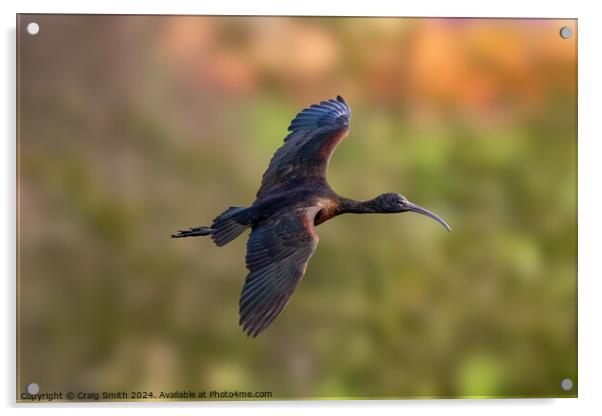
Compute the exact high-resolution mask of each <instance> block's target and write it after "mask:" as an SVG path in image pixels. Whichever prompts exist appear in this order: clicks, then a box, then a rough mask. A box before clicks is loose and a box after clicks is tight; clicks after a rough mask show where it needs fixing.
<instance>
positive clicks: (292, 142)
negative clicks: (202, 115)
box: [172, 96, 450, 337]
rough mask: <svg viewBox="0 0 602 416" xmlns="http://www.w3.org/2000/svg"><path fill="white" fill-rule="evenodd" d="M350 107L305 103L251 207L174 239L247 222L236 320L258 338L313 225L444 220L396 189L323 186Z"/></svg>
mask: <svg viewBox="0 0 602 416" xmlns="http://www.w3.org/2000/svg"><path fill="white" fill-rule="evenodd" d="M350 118H351V110H350V109H349V106H348V105H347V103H346V102H345V100H344V99H343V97H341V96H337V98H336V99H331V100H327V101H322V102H321V103H320V104H314V105H312V106H310V107H308V108H305V109H304V110H302V111H301V112H300V113H299V114H297V116H296V117H295V118H294V119H293V121H292V122H291V124H290V126H289V127H288V131H289V133H288V135H287V136H286V137H285V138H284V144H283V145H282V146H281V147H280V148H279V149H278V150H277V151H276V153H275V154H274V156H273V157H272V160H271V161H270V165H269V166H268V169H267V170H266V171H265V173H264V174H263V178H262V180H261V186H260V188H259V191H258V192H257V198H256V199H255V202H253V204H252V205H251V206H250V207H230V208H228V209H226V210H225V211H224V212H223V213H221V214H220V215H218V216H217V217H216V218H215V219H214V220H213V223H212V224H211V226H210V227H193V228H190V229H188V230H184V231H178V232H177V233H176V234H173V235H172V237H173V238H181V237H196V236H207V235H209V236H211V238H212V239H213V242H214V243H215V244H216V245H218V246H223V245H225V244H228V243H229V242H230V241H232V240H234V239H235V238H236V237H238V236H239V235H240V234H241V233H242V232H243V231H245V230H246V229H247V228H251V235H250V236H249V240H248V241H247V255H246V259H245V260H246V265H247V269H248V270H249V274H248V275H247V278H246V280H245V284H244V287H243V289H242V293H241V296H240V303H239V313H240V322H239V324H240V326H241V327H242V329H243V331H244V332H245V333H246V334H247V336H253V337H256V336H257V335H258V334H259V333H260V332H262V331H263V330H264V329H265V328H267V327H268V325H270V324H271V323H272V322H273V321H274V319H276V317H277V316H278V314H280V312H282V309H284V307H285V306H286V304H287V303H288V301H289V300H290V297H291V295H292V294H293V292H294V291H295V289H296V287H297V285H298V284H299V281H300V280H301V278H302V277H303V275H304V274H305V270H306V269H307V263H308V262H309V259H310V258H311V256H312V255H313V253H314V251H315V250H316V247H317V246H318V240H319V238H318V234H316V230H315V227H316V226H318V225H320V224H322V223H323V222H325V221H328V220H330V219H332V218H334V217H336V216H338V215H341V214H393V213H401V212H416V213H418V214H422V215H426V216H428V217H431V218H432V219H434V220H435V221H437V222H439V223H440V224H441V225H443V226H444V227H445V228H446V229H447V230H448V231H450V227H449V225H447V223H446V222H445V221H443V220H442V219H441V218H440V217H438V216H437V215H435V214H433V213H432V212H430V211H429V210H427V209H425V208H422V207H420V206H418V205H416V204H413V203H411V202H410V201H408V200H407V199H406V198H405V197H404V196H402V195H400V194H398V193H385V194H382V195H379V196H377V197H376V198H373V199H370V200H367V201H355V200H353V199H349V198H345V197H342V196H340V195H338V194H337V193H336V192H334V191H333V190H332V188H331V187H330V186H329V185H328V182H327V180H326V173H327V170H328V163H329V161H330V158H331V156H332V154H333V153H334V151H335V149H336V147H337V145H338V144H339V143H340V142H341V141H342V140H343V139H344V138H345V137H346V136H347V134H348V132H349V120H350Z"/></svg>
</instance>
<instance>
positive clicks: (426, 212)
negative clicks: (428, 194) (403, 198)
mask: <svg viewBox="0 0 602 416" xmlns="http://www.w3.org/2000/svg"><path fill="white" fill-rule="evenodd" d="M406 207H407V209H408V211H410V212H416V213H418V214H422V215H426V216H427V217H430V218H432V219H434V220H435V221H437V222H438V223H439V224H441V225H442V226H444V227H445V229H446V230H447V231H450V232H451V228H450V226H449V225H447V223H446V222H445V221H443V219H442V218H441V217H439V216H438V215H435V214H433V213H432V212H431V211H429V210H428V209H426V208H422V207H421V206H419V205H416V204H413V203H411V202H408V203H407V204H406Z"/></svg>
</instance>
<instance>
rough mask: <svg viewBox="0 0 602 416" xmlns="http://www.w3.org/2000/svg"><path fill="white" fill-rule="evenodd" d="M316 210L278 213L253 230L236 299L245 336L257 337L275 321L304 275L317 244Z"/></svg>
mask: <svg viewBox="0 0 602 416" xmlns="http://www.w3.org/2000/svg"><path fill="white" fill-rule="evenodd" d="M319 210H320V208H319V207H307V208H296V209H294V210H291V211H282V212H280V213H277V214H275V215H274V216H272V217H271V218H270V219H269V220H267V221H266V222H265V223H262V224H261V225H259V226H258V227H256V228H255V229H253V232H252V233H251V236H250V237H249V241H248V242H247V256H246V263H247V268H248V269H249V274H248V276H247V278H246V280H245V285H244V287H243V289H242V293H241V297H240V325H241V326H242V328H243V330H244V331H245V332H246V333H247V335H251V336H253V337H255V336H257V334H259V333H260V332H261V331H263V330H264V329H265V328H266V327H267V326H268V325H269V324H270V323H272V321H273V320H274V319H276V317H277V316H278V314H279V313H280V312H281V311H282V309H283V308H284V307H285V306H286V304H287V303H288V301H289V299H290V297H291V295H292V294H293V292H294V290H295V288H296V287H297V284H298V283H299V281H300V280H301V278H302V277H303V275H304V274H305V270H306V268H307V263H308V261H309V259H310V257H311V256H312V254H313V253H314V251H315V249H316V246H317V245H318V235H317V234H316V233H315V231H314V227H313V224H314V217H315V216H316V213H317V212H318V211H319Z"/></svg>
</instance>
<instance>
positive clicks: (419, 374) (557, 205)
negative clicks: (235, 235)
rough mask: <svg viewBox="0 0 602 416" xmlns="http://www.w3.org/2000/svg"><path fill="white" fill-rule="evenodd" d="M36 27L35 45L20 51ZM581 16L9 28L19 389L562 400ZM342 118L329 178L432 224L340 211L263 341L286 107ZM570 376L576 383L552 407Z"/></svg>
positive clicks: (48, 22) (571, 373) (571, 294)
mask: <svg viewBox="0 0 602 416" xmlns="http://www.w3.org/2000/svg"><path fill="white" fill-rule="evenodd" d="M30 21H36V22H38V23H39V25H40V33H39V34H38V35H36V36H31V35H28V34H27V33H26V32H25V25H26V24H27V23H28V22H30ZM564 25H568V26H570V27H572V28H573V30H574V32H575V35H576V29H577V28H576V21H573V20H566V21H561V20H501V19H467V20H463V19H392V18H286V17H277V18H276V17H270V18H267V17H253V18H251V17H185V16H181V17H161V16H145V17H140V16H137V17H136V16H121V17H117V16H77V15H72V16H61V15H21V16H20V22H19V27H18V66H19V68H18V131H19V138H18V215H19V222H18V230H19V233H18V234H19V235H18V257H19V258H18V267H19V276H18V278H19V281H18V291H19V293H18V295H19V299H18V343H19V344H18V363H17V368H18V376H17V377H18V380H17V381H18V388H17V392H18V393H19V392H21V391H24V388H25V386H26V385H27V383H29V382H36V383H38V384H39V385H40V387H41V392H50V391H61V390H62V391H68V390H72V391H111V390H122V389H124V390H126V391H132V390H153V389H154V390H155V391H157V390H165V391H169V390H174V389H192V390H230V391H234V390H240V391H272V392H273V397H274V398H326V397H340V398H358V397H375V398H376V397H378V398H383V397H456V396H460V397H467V396H471V397H474V396H503V397H507V396H525V397H535V396H575V395H576V377H577V366H576V363H577V339H576V332H577V319H576V318H577V316H576V315H577V308H576V306H577V270H576V259H577V229H576V222H577V211H576V193H577V189H576V163H577V160H576V157H577V156H576V148H577V131H576V130H577V124H576V121H577V120H576V114H577V111H576V110H577V101H576V99H577V92H576V82H577V73H576V67H577V56H576V54H577V51H576V39H575V37H576V36H574V37H573V38H572V39H569V40H563V39H561V38H560V36H559V29H560V27H562V26H564ZM337 94H341V95H342V96H344V97H345V99H346V100H347V101H348V102H349V104H350V106H351V108H352V111H353V117H352V122H351V133H350V135H349V137H348V138H347V139H346V140H345V141H344V142H343V143H342V145H341V146H340V147H339V149H338V151H337V152H336V154H335V155H334V157H333V159H332V161H331V165H330V171H329V181H330V183H331V185H332V187H333V188H334V189H335V190H336V191H337V192H338V193H340V194H342V195H345V196H347V197H351V198H356V199H368V198H371V197H373V196H375V195H377V194H379V193H382V192H400V193H402V194H404V195H405V196H407V197H408V198H409V199H410V200H411V201H414V202H416V203H418V204H420V205H422V206H425V207H427V208H429V209H431V210H433V211H434V212H436V213H437V214H439V215H441V216H442V217H443V218H445V219H446V220H447V221H448V222H449V224H450V225H451V226H452V228H453V232H452V233H451V234H448V233H446V232H445V231H444V230H443V229H442V228H441V227H440V226H439V225H438V224H436V223H435V222H433V221H431V220H429V219H427V218H425V217H420V216H416V215H410V214H406V215H398V216H388V215H386V216H385V215H383V216H352V215H348V216H343V217H339V218H336V219H335V220H334V221H331V222H328V223H326V224H324V225H323V226H320V227H319V228H318V233H319V234H320V244H319V247H318V250H317V252H316V254H315V255H314V257H313V258H312V260H311V262H310V264H309V267H308V271H307V274H306V276H305V278H304V280H303V281H302V283H301V284H300V285H299V287H298V289H297V291H296V293H295V294H294V296H293V298H292V301H291V302H290V304H289V305H288V306H287V308H286V309H285V310H284V312H283V313H282V314H281V315H280V317H279V318H278V319H277V320H276V321H275V322H274V324H273V325H272V326H271V327H270V328H269V329H268V330H266V331H265V332H264V333H263V334H261V335H260V336H259V337H258V338H257V339H248V338H246V337H245V336H244V334H243V333H242V331H241V330H240V328H239V327H238V325H237V323H238V300H239V294H240V290H241V288H242V284H243V280H244V277H245V275H246V269H245V266H244V253H245V243H246V234H245V236H244V237H243V238H240V239H238V240H236V241H234V242H233V243H231V244H229V245H228V246H225V247H223V248H217V247H215V246H214V245H213V244H212V242H211V241H210V240H209V239H202V238H198V239H186V240H172V239H170V238H169V236H170V234H171V233H172V232H174V231H175V230H178V229H182V228H184V227H188V226H195V225H207V224H210V222H211V220H212V219H213V218H214V217H215V216H216V215H217V214H219V213H220V212H221V211H222V210H223V209H224V208H226V207H227V206H229V205H248V204H250V203H251V202H252V201H253V199H254V196H255V192H256V190H257V188H258V186H259V183H260V178H261V174H262V173H263V171H264V170H265V168H266V167H267V164H268V161H269V160H270V158H271V156H272V154H273V152H274V151H275V150H276V148H277V147H279V146H280V145H281V143H282V139H283V137H284V136H285V134H286V128H287V126H288V124H289V122H290V120H291V119H292V118H293V117H294V115H295V114H296V112H297V111H299V110H300V109H302V108H303V107H305V106H307V105H309V104H312V103H315V102H318V101H320V100H323V99H328V98H333V97H335V96H336V95H337ZM565 377H570V378H572V379H573V381H575V387H574V388H573V390H571V391H569V392H564V391H563V390H561V389H560V380H561V379H563V378H565Z"/></svg>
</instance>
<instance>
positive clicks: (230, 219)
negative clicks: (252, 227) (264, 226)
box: [211, 207, 249, 246]
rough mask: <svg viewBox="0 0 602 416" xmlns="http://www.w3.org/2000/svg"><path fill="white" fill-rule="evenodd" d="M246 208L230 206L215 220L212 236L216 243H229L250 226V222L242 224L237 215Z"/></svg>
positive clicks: (212, 226)
mask: <svg viewBox="0 0 602 416" xmlns="http://www.w3.org/2000/svg"><path fill="white" fill-rule="evenodd" d="M245 209H246V208H245V207H230V208H228V209H227V210H225V211H224V212H222V213H221V214H220V215H218V216H217V217H216V218H215V219H214V220H213V224H212V225H211V229H212V230H213V231H212V232H211V238H212V239H213V242H214V243H215V244H216V245H218V246H223V245H225V244H228V243H229V242H230V241H232V240H234V239H235V238H236V237H238V236H239V235H240V234H242V232H243V231H244V230H246V229H247V228H249V224H241V221H240V218H239V215H237V214H240V213H241V212H242V211H244V210H245Z"/></svg>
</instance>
